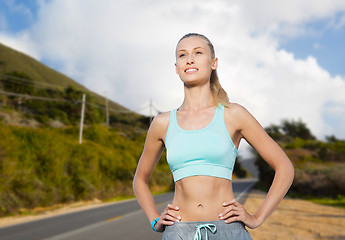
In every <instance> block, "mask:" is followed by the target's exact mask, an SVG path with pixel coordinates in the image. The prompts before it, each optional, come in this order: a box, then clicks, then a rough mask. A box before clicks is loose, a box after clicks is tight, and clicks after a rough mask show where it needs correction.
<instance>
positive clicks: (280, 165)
mask: <svg viewBox="0 0 345 240" xmlns="http://www.w3.org/2000/svg"><path fill="white" fill-rule="evenodd" d="M232 105H235V106H233V107H234V108H235V112H236V118H238V119H237V120H238V121H236V122H238V123H239V130H240V134H241V137H242V138H244V139H245V140H246V141H247V142H248V143H249V144H250V145H251V146H252V147H253V148H254V149H255V150H256V151H257V152H258V153H259V154H260V156H261V157H262V158H263V159H264V160H265V161H266V162H267V163H268V164H269V165H270V166H271V167H272V168H273V169H274V171H275V175H274V179H273V182H272V185H271V187H270V189H269V191H268V193H267V196H266V198H265V200H264V201H263V203H262V204H261V206H260V207H259V209H258V210H257V211H256V213H255V214H254V215H250V214H249V213H248V212H247V211H246V210H245V209H244V207H243V206H242V205H241V204H240V203H238V202H237V201H236V200H233V201H230V202H228V203H225V204H223V206H224V207H227V209H228V210H229V211H227V212H226V213H224V216H223V219H227V222H233V221H242V222H243V223H244V224H245V225H246V226H248V227H249V228H256V227H258V226H260V225H261V224H262V223H263V222H264V221H265V220H266V219H267V218H268V217H269V216H270V215H271V214H272V212H273V211H274V210H275V209H276V208H277V207H278V205H279V203H280V201H281V200H282V199H283V198H284V196H285V194H286V193H287V191H288V190H289V188H290V186H291V184H292V181H293V178H294V167H293V165H292V163H291V161H290V159H289V158H288V157H287V156H286V154H285V153H284V151H283V150H282V149H281V148H280V147H279V145H278V144H277V143H276V142H275V141H274V140H273V139H272V138H271V137H270V136H269V135H268V134H267V133H266V131H265V130H264V129H263V127H262V126H261V125H260V124H259V122H258V121H257V120H256V119H255V118H254V117H253V116H252V115H251V114H250V113H249V112H248V111H247V110H246V109H245V108H244V107H242V106H241V105H239V104H232Z"/></svg>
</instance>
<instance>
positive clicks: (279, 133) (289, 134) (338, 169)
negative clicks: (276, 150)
mask: <svg viewBox="0 0 345 240" xmlns="http://www.w3.org/2000/svg"><path fill="white" fill-rule="evenodd" d="M266 131H267V133H268V134H269V135H270V136H271V137H272V138H273V139H274V140H275V141H277V143H278V144H279V145H280V147H282V149H283V150H284V151H285V153H286V154H287V155H288V157H289V158H290V160H291V161H292V163H293V165H294V167H295V179H294V182H293V185H292V187H291V190H290V195H291V196H299V197H306V198H315V197H317V198H320V197H323V198H330V199H344V198H342V196H345V178H344V175H345V141H344V140H340V139H337V138H336V137H335V136H327V137H326V141H321V140H317V139H316V138H315V137H314V136H313V135H312V134H311V132H310V130H309V129H308V128H307V126H306V124H304V123H303V122H301V120H299V121H287V120H284V121H282V124H281V125H280V126H278V125H271V126H269V127H268V128H266ZM256 155H257V162H256V164H257V166H258V168H259V172H260V182H261V183H262V184H263V185H264V186H265V187H266V188H268V186H269V185H270V183H271V182H272V180H273V177H274V170H273V169H272V168H271V167H269V165H267V163H266V162H265V161H264V160H263V159H262V158H261V156H260V155H259V154H257V153H256Z"/></svg>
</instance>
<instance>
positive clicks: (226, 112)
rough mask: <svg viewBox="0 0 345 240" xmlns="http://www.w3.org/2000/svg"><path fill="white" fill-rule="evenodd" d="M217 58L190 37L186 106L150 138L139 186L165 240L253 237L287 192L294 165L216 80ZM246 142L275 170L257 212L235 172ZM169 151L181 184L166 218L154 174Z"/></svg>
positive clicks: (183, 66) (179, 67) (182, 68)
mask: <svg viewBox="0 0 345 240" xmlns="http://www.w3.org/2000/svg"><path fill="white" fill-rule="evenodd" d="M217 64H218V59H217V58H216V57H215V52H214V47H213V45H212V43H211V42H210V41H209V40H208V39H207V38H206V37H205V36H203V35H201V34H196V33H190V34H187V35H185V36H183V37H182V38H181V39H180V41H179V42H178V44H177V47H176V63H175V66H176V73H177V74H178V75H179V77H180V79H181V80H182V82H183V84H184V101H183V103H182V105H181V106H180V107H179V108H177V109H174V110H172V111H170V112H167V113H163V114H160V115H158V116H157V117H155V118H154V120H153V121H152V124H151V126H150V128H149V131H148V133H147V137H146V141H145V147H144V150H143V153H142V155H141V157H140V160H139V163H138V167H137V170H136V173H135V177H134V181H133V188H134V192H135V195H136V197H137V200H138V202H139V204H140V206H141V207H142V209H143V210H144V212H145V214H146V215H147V217H148V219H149V221H150V222H151V226H152V228H153V230H155V231H157V232H164V235H163V239H169V240H170V239H201V238H202V239H207V238H209V239H236V240H241V239H251V237H250V235H249V233H248V231H247V230H246V229H245V227H244V226H247V227H249V228H257V227H258V226H260V225H261V224H262V223H263V222H264V221H265V219H267V217H268V216H269V215H270V214H271V213H272V212H273V211H274V210H275V209H276V208H277V206H278V204H279V202H280V201H281V200H282V198H283V197H284V196H285V194H286V192H287V191H288V189H289V187H290V185H291V183H292V180H293V176H294V168H293V166H292V164H291V162H290V160H289V158H288V157H287V156H286V154H285V153H284V152H283V151H282V149H281V148H280V147H279V146H278V144H277V143H276V142H274V141H273V140H272V139H271V138H270V137H269V136H268V135H267V133H266V132H265V130H264V129H263V128H262V127H261V125H260V124H259V123H258V122H257V121H256V119H255V118H254V117H253V116H252V115H251V114H250V113H249V112H248V111H247V110H246V109H245V108H244V107H242V106H241V105H239V104H236V103H230V102H229V100H228V96H227V94H226V92H225V91H224V90H223V88H222V87H221V86H220V83H219V80H218V76H217V72H216V70H217ZM242 138H244V139H245V140H246V141H247V142H248V143H249V144H250V145H251V146H252V147H254V148H255V149H256V151H257V152H258V153H259V154H260V155H261V156H262V157H263V158H264V159H265V161H266V162H267V163H268V164H269V165H270V166H271V167H272V168H273V169H274V170H275V177H274V180H273V182H272V185H271V188H270V190H269V192H268V194H267V197H266V198H265V200H264V202H263V203H262V205H261V206H260V208H259V209H258V210H257V211H256V212H255V214H253V215H251V214H249V213H248V212H247V211H246V209H245V208H244V207H243V206H242V205H241V204H240V203H239V202H237V201H236V199H235V197H234V193H233V190H232V182H231V180H232V179H231V177H232V170H233V166H234V162H235V158H236V156H237V149H238V146H239V144H240V141H241V139H242ZM165 147H166V148H167V161H168V163H169V166H170V169H171V171H172V174H173V177H174V182H175V194H174V199H173V201H172V204H168V205H167V206H166V208H165V210H164V211H163V212H162V213H161V214H160V213H159V212H158V211H157V209H156V207H155V203H154V200H153V197H152V194H151V192H150V190H149V188H148V182H149V179H150V177H151V174H152V171H153V169H154V167H155V165H156V164H157V162H158V160H159V159H160V157H161V154H162V152H163V150H164V148H165Z"/></svg>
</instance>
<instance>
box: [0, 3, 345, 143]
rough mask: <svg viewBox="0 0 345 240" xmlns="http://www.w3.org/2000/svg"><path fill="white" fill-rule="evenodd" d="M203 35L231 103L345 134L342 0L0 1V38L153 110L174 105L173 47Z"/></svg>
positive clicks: (265, 118) (318, 131)
mask: <svg viewBox="0 0 345 240" xmlns="http://www.w3.org/2000/svg"><path fill="white" fill-rule="evenodd" d="M188 32H198V33H202V34H205V35H206V36H207V37H209V39H210V40H211V41H212V42H213V44H214V45H215V49H216V55H217V56H218V58H219V68H218V71H219V77H220V81H221V84H222V85H223V87H224V89H225V90H226V91H227V92H228V94H229V96H230V100H231V101H232V102H237V103H239V104H241V105H243V106H244V107H246V108H247V109H248V110H249V111H250V112H251V113H252V114H253V115H254V116H255V117H256V118H257V120H258V121H259V122H260V123H261V124H262V125H263V126H264V127H265V126H268V125H269V124H272V123H274V124H279V123H280V121H281V120H282V119H294V120H298V119H302V121H304V122H306V123H307V125H308V127H309V128H311V130H312V132H313V133H314V134H315V135H316V136H317V137H318V138H321V139H323V138H324V137H325V135H331V134H334V135H336V136H337V137H339V138H343V139H344V138H345V124H344V122H345V1H343V0H304V1H299V0H291V1H275V0H263V1H256V0H234V1H229V0H215V1H209V0H204V1H203V0H190V1H185V0H184V1H182V0H175V1H160V0H130V1H128V0H116V1H113V0H99V1H94V0H49V1H45V0H21V1H19V0H2V1H1V2H0V42H2V43H3V44H6V45H8V46H10V47H12V48H15V49H17V50H20V51H23V52H25V53H27V54H29V55H30V56H32V57H34V58H36V59H37V60H39V61H41V62H43V63H45V64H47V65H49V66H50V67H52V68H54V69H56V70H58V71H61V72H63V73H64V74H66V75H68V76H70V77H71V78H73V79H74V80H76V81H77V82H79V83H81V84H83V85H85V86H86V87H88V88H89V89H91V90H93V91H95V92H97V93H99V94H102V95H104V94H106V95H107V96H108V97H109V98H111V99H112V100H114V101H116V102H118V103H120V104H122V105H124V106H125V107H128V108H130V109H132V110H140V113H143V114H145V113H146V114H147V113H148V111H149V110H148V108H147V106H148V105H149V101H150V99H152V101H153V104H154V106H155V107H156V108H157V109H159V110H160V111H169V110H171V109H173V108H176V107H178V106H179V105H180V104H181V103H182V100H183V85H182V83H181V81H180V79H179V78H178V76H177V75H176V73H175V69H174V63H175V56H174V50H175V46H176V43H177V41H178V40H179V38H180V37H182V36H183V35H184V34H185V33H188Z"/></svg>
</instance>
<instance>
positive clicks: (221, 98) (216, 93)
mask: <svg viewBox="0 0 345 240" xmlns="http://www.w3.org/2000/svg"><path fill="white" fill-rule="evenodd" d="M188 37H201V38H202V39H204V40H205V41H206V42H207V45H208V46H209V47H210V50H211V54H212V58H215V55H216V54H215V51H214V47H213V44H212V43H211V41H210V40H209V39H208V38H207V37H206V36H204V35H202V34H199V33H188V34H186V35H184V36H183V37H182V38H181V39H180V40H179V41H178V43H177V45H178V44H179V43H180V42H181V41H182V40H183V39H185V38H188ZM210 89H211V93H212V97H213V101H214V102H215V103H221V104H222V105H224V106H225V107H229V105H230V102H229V97H228V94H227V93H226V91H225V90H224V89H223V88H222V86H221V85H220V82H219V78H218V74H217V70H212V72H211V77H210Z"/></svg>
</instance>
